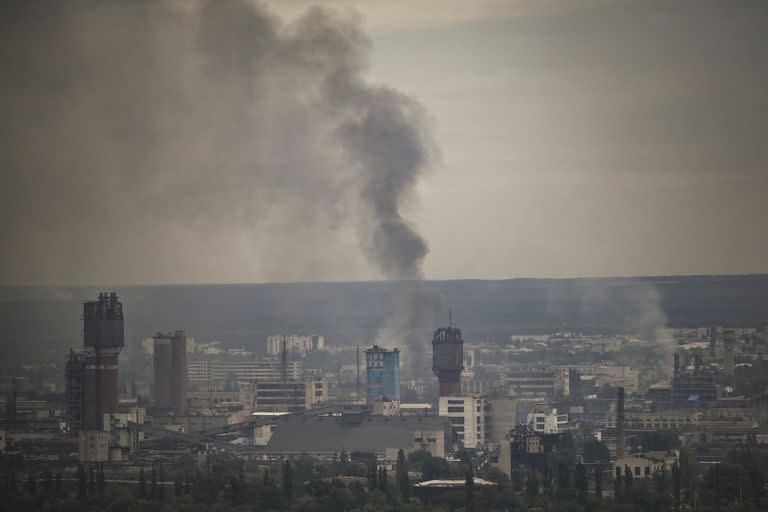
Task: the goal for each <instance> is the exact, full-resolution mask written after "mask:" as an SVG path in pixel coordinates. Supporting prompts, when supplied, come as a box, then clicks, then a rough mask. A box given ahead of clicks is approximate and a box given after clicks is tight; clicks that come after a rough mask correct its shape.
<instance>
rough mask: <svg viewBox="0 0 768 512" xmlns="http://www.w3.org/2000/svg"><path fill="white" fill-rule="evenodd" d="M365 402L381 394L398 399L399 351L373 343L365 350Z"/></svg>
mask: <svg viewBox="0 0 768 512" xmlns="http://www.w3.org/2000/svg"><path fill="white" fill-rule="evenodd" d="M365 378H366V403H367V404H368V405H372V404H373V402H375V401H376V399H377V398H381V397H383V396H385V397H387V398H389V399H391V400H400V351H399V350H397V349H396V348H395V349H391V350H390V349H386V348H383V347H379V346H378V345H374V346H373V348H369V349H368V350H366V351H365Z"/></svg>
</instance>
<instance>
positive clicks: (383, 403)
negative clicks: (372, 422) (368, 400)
mask: <svg viewBox="0 0 768 512" xmlns="http://www.w3.org/2000/svg"><path fill="white" fill-rule="evenodd" d="M373 414H374V415H375V416H400V400H390V399H389V398H387V397H381V398H379V399H377V400H376V401H375V402H373Z"/></svg>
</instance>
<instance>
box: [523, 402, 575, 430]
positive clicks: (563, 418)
mask: <svg viewBox="0 0 768 512" xmlns="http://www.w3.org/2000/svg"><path fill="white" fill-rule="evenodd" d="M527 419H528V425H530V426H531V428H533V430H534V431H536V432H542V433H545V434H556V433H558V432H561V431H563V430H567V428H566V427H567V425H568V414H567V413H559V414H558V412H557V409H552V408H549V407H534V409H533V410H532V411H530V412H529V413H528V418H527Z"/></svg>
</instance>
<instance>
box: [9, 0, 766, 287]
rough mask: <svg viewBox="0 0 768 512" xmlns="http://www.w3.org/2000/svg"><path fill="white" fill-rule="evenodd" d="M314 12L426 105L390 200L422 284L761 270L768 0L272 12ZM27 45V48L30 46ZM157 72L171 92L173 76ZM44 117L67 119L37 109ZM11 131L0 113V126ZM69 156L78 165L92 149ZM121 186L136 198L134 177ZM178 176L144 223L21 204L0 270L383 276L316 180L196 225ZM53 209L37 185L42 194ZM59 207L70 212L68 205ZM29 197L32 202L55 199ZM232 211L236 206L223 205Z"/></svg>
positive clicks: (373, 71)
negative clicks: (424, 142)
mask: <svg viewBox="0 0 768 512" xmlns="http://www.w3.org/2000/svg"><path fill="white" fill-rule="evenodd" d="M316 4H319V5H322V6H330V7H334V8H338V9H340V10H341V11H342V12H343V15H344V16H347V17H349V16H355V15H351V14H350V11H354V12H355V13H357V14H356V15H359V17H360V22H361V23H362V30H363V32H365V33H366V34H367V35H368V37H369V38H370V41H371V51H370V54H369V56H368V59H369V70H368V71H367V72H365V71H363V75H364V76H365V77H367V79H369V80H370V81H371V82H372V83H382V84H386V85H388V86H390V87H392V88H394V89H396V90H398V91H400V92H402V93H404V94H406V95H409V96H411V97H412V98H414V99H415V100H417V101H418V102H419V103H421V105H423V107H424V109H425V111H426V115H427V116H428V118H429V124H430V126H431V130H433V133H434V142H435V147H436V149H437V152H438V153H439V157H438V158H437V159H436V160H435V163H434V164H433V165H432V166H431V168H430V169H429V171H428V172H426V173H425V174H424V175H423V177H421V178H419V181H418V183H417V185H416V192H417V193H416V194H406V195H407V197H406V198H405V199H404V202H403V204H404V214H405V216H406V218H407V219H409V221H411V222H412V223H413V226H414V227H415V228H416V229H417V230H418V231H419V232H420V233H421V235H422V236H423V238H424V239H425V240H426V241H427V243H428V245H429V253H428V254H427V256H426V258H425V259H424V264H423V271H424V275H425V277H427V278H433V279H455V278H509V277H522V276H530V277H554V276H563V277H577V276H604V275H657V274H658V275H662V274H720V273H763V272H768V237H766V227H767V226H768V222H767V221H766V219H768V202H767V201H766V194H767V193H768V169H767V168H766V162H768V144H767V142H768V141H766V134H768V129H767V128H768V126H767V125H768V121H767V120H768V96H767V93H766V91H768V69H767V68H768V4H767V3H765V2H762V1H754V2H739V1H730V2H721V1H708V0H689V1H666V0H665V1H658V2H655V1H650V0H649V1H643V2H627V1H608V0H606V1H597V0H596V1H588V0H531V1H522V0H520V1H517V0H500V1H496V2H470V1H459V0H440V1H437V0H434V1H427V0H422V1H404V0H403V1H400V0H390V1H387V2H382V1H379V0H367V1H357V2H355V1H330V0H329V1H318V2H305V1H303V0H302V1H291V0H281V1H280V2H274V3H273V4H272V3H268V4H267V5H268V7H269V9H270V10H271V11H273V12H274V13H276V14H277V15H279V16H282V17H283V18H284V19H286V20H291V19H294V18H296V17H297V16H300V15H301V14H302V13H303V12H305V10H306V9H307V8H308V7H309V6H311V5H316ZM105 33H106V34H109V30H106V29H105ZM102 37H104V36H103V35H102ZM107 37H108V36H107ZM3 51H4V52H5V53H3V58H5V59H12V58H13V55H12V53H13V52H14V51H15V49H14V48H11V49H8V45H7V44H6V50H3ZM29 52H30V54H29V55H31V57H29V58H30V59H33V60H34V59H35V58H37V57H36V56H35V55H36V54H35V53H34V50H29ZM168 53H169V54H172V51H171V50H169V52H168ZM57 58H58V59H59V61H58V62H57V63H56V66H54V68H55V69H58V68H57V66H61V68H62V69H63V68H65V67H66V65H67V55H66V53H63V54H62V55H58V56H57ZM116 58H118V59H119V58H121V57H119V56H116ZM138 64H139V65H141V64H142V62H139V63H138ZM55 69H54V71H53V73H55ZM150 72H151V69H150ZM185 72H186V71H185ZM133 79H134V78H131V80H133ZM55 83H56V82H55V80H54V81H53V85H52V87H55ZM67 83H68V84H69V83H70V82H67ZM74 83H75V86H76V85H77V82H74ZM112 85H113V86H114V84H112ZM142 85H144V84H143V82H142ZM154 85H159V86H161V87H170V88H174V87H180V88H183V87H184V84H183V83H180V82H176V81H173V82H172V83H167V81H162V82H159V83H157V84H154ZM154 85H153V86H154ZM0 87H2V86H1V85H0ZM118 87H119V86H118ZM6 101H14V102H18V101H21V100H20V99H18V98H16V97H14V98H11V99H6ZM38 106H39V105H38ZM72 108H73V109H76V108H77V106H76V105H75V106H73V107H72ZM20 112H21V113H22V114H23V110H20ZM34 112H35V114H36V116H37V117H35V118H34V119H33V120H30V119H29V117H31V116H26V118H25V123H32V122H34V121H37V122H40V123H43V124H45V123H47V122H48V120H47V119H46V118H45V117H46V116H45V115H43V116H42V117H43V118H42V119H38V117H40V112H43V113H44V112H46V110H45V109H44V108H42V107H40V108H37V109H36V110H35V111H34ZM124 113H125V111H123V110H120V111H118V112H116V113H115V115H124ZM57 115H66V114H62V113H61V112H59V111H56V112H52V113H51V116H53V117H55V116H57ZM21 117H22V116H19V118H21ZM244 126H246V131H247V126H248V125H244ZM26 128H29V127H28V126H26ZM17 129H18V126H17V125H14V123H13V122H7V121H2V120H0V133H3V132H6V133H7V132H8V131H9V130H17ZM178 129H179V130H180V131H183V130H184V128H183V127H179V128H178ZM93 136H94V141H98V146H99V148H98V150H97V151H98V152H99V154H100V158H99V162H100V164H101V165H104V163H105V162H108V161H110V156H109V155H110V153H109V147H106V148H105V146H109V144H105V143H104V140H109V139H108V137H109V134H105V133H94V134H93ZM114 136H115V137H119V136H120V134H115V135H114ZM243 136H244V137H247V136H248V134H247V133H245V134H243ZM254 138H257V137H254ZM48 142H50V141H46V140H41V141H37V143H38V144H39V145H37V146H36V147H37V151H40V152H44V151H46V144H47V143H48ZM0 149H3V148H2V147H0ZM6 149H8V148H6ZM176 150H178V151H181V149H176ZM286 155H287V157H288V156H289V155H290V149H289V148H286ZM77 160H78V162H80V164H81V165H85V166H87V162H88V156H87V155H78V157H77ZM0 164H3V165H2V166H1V167H0V173H2V185H0V188H4V189H5V195H3V193H2V192H0V199H2V200H3V202H4V203H5V204H14V203H13V199H14V198H13V196H14V195H16V194H21V195H18V197H23V198H24V203H25V204H28V203H29V201H28V200H27V198H29V199H30V200H34V197H35V195H34V193H32V192H29V190H28V189H29V187H31V185H30V184H35V180H36V179H37V178H36V177H35V176H36V175H33V176H30V175H29V174H28V173H29V171H27V170H25V171H21V170H19V169H17V168H16V167H15V166H16V165H17V164H18V159H16V160H10V161H8V160H0ZM19 167H23V165H20V166H19ZM22 173H27V174H24V175H23V176H22ZM177 178H178V182H175V183H174V185H177V184H182V185H183V184H184V183H185V177H184V173H183V171H179V175H178V177H177ZM40 179H41V180H42V181H43V182H42V183H39V185H40V186H41V187H42V188H47V189H53V196H52V197H54V198H55V197H56V194H55V192H56V189H57V187H58V186H59V184H50V183H46V182H45V179H46V178H45V173H43V177H42V178H40ZM21 182H24V184H22V185H20V183H21ZM57 183H58V182H57ZM341 183H342V184H339V183H335V184H334V185H337V186H343V183H344V182H343V180H341ZM325 185H327V183H325V182H324V183H323V186H325ZM116 186H118V187H119V186H123V187H125V189H126V192H125V194H127V195H128V197H130V194H131V193H132V192H131V191H133V188H132V187H131V186H130V183H128V184H127V185H126V183H122V182H121V183H118V184H116ZM246 186H247V183H244V184H243V187H246ZM173 188H174V187H168V189H167V190H169V191H170V190H173ZM163 190H164V191H165V190H166V189H163ZM179 190H181V191H182V193H181V194H180V195H179V196H176V197H174V196H172V195H167V194H165V193H163V194H158V195H156V196H151V197H152V200H153V201H163V202H166V203H167V208H168V210H169V211H172V210H174V209H176V208H177V207H179V206H182V209H183V210H184V211H185V212H186V213H185V215H179V216H174V215H172V214H171V215H168V216H167V217H165V216H164V217H162V218H155V217H152V218H150V219H149V220H147V219H144V221H142V222H138V221H137V222H134V221H133V220H132V218H131V217H132V215H131V213H132V212H133V213H135V216H136V217H137V218H142V217H143V215H142V210H143V209H144V210H145V209H146V207H145V206H143V205H142V202H141V201H138V200H137V201H136V202H135V203H134V205H133V206H132V207H131V206H130V204H128V205H124V209H121V210H120V211H121V212H122V214H123V217H121V218H112V217H109V216H108V215H107V216H106V217H105V218H104V219H103V220H102V221H101V223H102V224H104V225H106V226H107V227H108V228H109V229H98V236H94V237H91V236H90V235H89V233H88V230H87V228H85V227H84V228H83V229H82V230H81V229H79V228H78V227H77V222H75V220H77V219H73V220H72V222H66V223H58V222H57V221H56V219H57V218H58V217H59V216H61V212H60V211H58V210H55V209H54V210H51V211H50V214H46V215H44V214H43V213H40V216H41V218H43V217H44V216H47V218H49V219H50V224H49V223H46V222H41V221H40V220H39V219H36V220H34V222H33V221H30V220H29V218H30V217H33V216H35V215H37V214H36V213H31V212H32V209H30V210H29V212H27V210H24V208H31V207H29V206H23V207H22V206H18V205H14V207H13V209H11V208H10V207H7V206H6V207H4V208H3V209H2V210H0V212H2V213H3V216H4V218H3V219H0V223H3V224H5V226H2V224H0V227H2V230H0V234H3V235H4V236H3V240H4V241H3V245H4V248H3V252H4V256H3V257H2V258H0V261H2V268H1V269H0V284H58V283H81V282H86V283H108V282H112V283H114V282H117V283H134V282H135V283H152V282H256V281H291V280H315V279H319V280H353V279H354V280H356V279H379V278H381V277H382V275H383V274H382V272H381V270H380V269H379V268H378V267H377V266H376V265H374V264H372V263H371V260H370V258H366V252H365V249H364V250H363V251H361V250H360V246H361V244H362V245H365V243H364V242H361V241H360V240H359V237H360V233H359V229H360V227H359V225H358V224H357V223H356V222H354V221H353V220H351V219H347V218H345V215H348V214H345V213H344V212H345V211H347V210H344V209H343V208H340V207H339V206H338V204H333V201H328V200H327V199H328V197H333V195H332V194H330V195H329V194H318V197H321V198H322V199H323V201H321V202H314V201H313V200H312V194H311V193H306V194H304V193H302V195H299V196H296V195H294V194H290V193H288V194H286V195H285V196H278V197H272V198H271V201H275V203H276V204H278V205H279V208H272V207H271V208H270V209H269V211H266V212H264V211H261V210H256V211H255V212H254V213H253V214H254V216H255V217H254V218H253V219H249V220H246V221H245V222H228V221H226V215H221V216H220V215H212V216H211V217H210V218H209V216H208V213H209V212H208V211H207V210H205V205H201V206H200V207H199V208H196V204H194V203H193V204H190V201H191V200H190V199H188V198H186V197H185V196H184V195H183V190H184V187H183V186H182V187H180V188H179ZM277 190H283V189H277ZM289 190H293V189H289ZM303 190H304V189H303ZM309 190H310V192H311V188H310V189H309ZM17 191H21V192H17ZM49 192H51V191H50V190H49ZM62 193H64V194H66V193H67V192H66V191H65V192H62ZM146 197H147V196H146V195H144V196H142V198H143V199H146ZM246 197H249V198H250V199H248V200H253V197H251V196H246ZM256 197H257V196H256ZM228 200H231V201H239V200H246V199H244V198H243V197H240V196H235V197H232V198H230V199H228ZM257 200H263V198H259V197H257ZM51 201H52V200H51V199H50V198H49V197H47V196H46V201H45V202H46V203H50V202H51ZM21 202H22V200H19V203H21ZM53 202H54V203H57V204H58V202H57V200H53ZM126 202H128V201H126ZM328 202H330V203H331V204H324V203H328ZM62 204H64V205H65V206H64V207H66V204H67V203H66V200H65V199H62ZM54 206H56V205H54ZM59 206H61V205H59ZM39 207H40V208H42V209H43V211H47V210H46V209H47V208H48V207H49V205H48V204H41V205H40V206H39ZM132 208H133V209H132ZM337 208H338V209H339V210H340V211H339V212H336V209H337ZM283 209H285V211H288V212H289V213H288V214H287V215H286V214H285V213H284V211H283ZM307 210H309V211H315V212H317V214H316V215H313V216H312V217H315V216H321V217H323V218H325V217H328V219H326V220H324V221H323V222H319V223H316V222H315V221H314V219H312V220H310V221H307V223H304V224H302V222H304V221H305V217H304V216H303V215H306V213H303V214H302V216H298V215H295V212H296V211H302V212H306V211H307ZM145 211H146V210H145ZM243 211H247V212H248V211H251V210H250V209H245V210H242V209H239V210H238V214H242V212H243ZM275 211H278V212H282V213H278V214H275V213H274V212H275ZM328 211H331V213H327V212H328ZM350 211H356V210H350ZM102 213H103V212H99V211H98V210H96V209H94V211H93V212H92V214H93V216H94V217H99V216H102ZM154 215H156V214H154V213H153V216H154ZM258 215H263V216H264V217H265V218H268V219H272V218H277V219H278V221H276V222H273V221H272V220H269V221H263V219H261V218H256V217H258ZM270 216H271V217H270ZM294 217H296V218H298V219H299V221H298V222H293V221H294V220H295V219H294ZM200 218H202V219H203V221H200V220H199V219H200ZM286 218H290V219H291V221H290V222H287V221H285V219H286ZM307 218H310V217H307ZM189 219H194V222H192V221H191V220H189ZM22 225H23V226H24V229H16V228H18V227H19V226H22ZM297 226H299V227H298V228H297ZM301 226H304V227H305V228H304V229H302V228H301ZM102 227H103V226H102Z"/></svg>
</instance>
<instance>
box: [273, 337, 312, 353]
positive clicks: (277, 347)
mask: <svg viewBox="0 0 768 512" xmlns="http://www.w3.org/2000/svg"><path fill="white" fill-rule="evenodd" d="M324 349H325V337H323V336H317V335H311V336H297V335H292V336H285V350H286V351H287V352H298V353H300V354H305V353H307V352H311V351H313V350H324ZM282 351H283V336H269V337H267V354H270V355H273V356H275V355H278V354H280V353H281V352H282Z"/></svg>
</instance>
